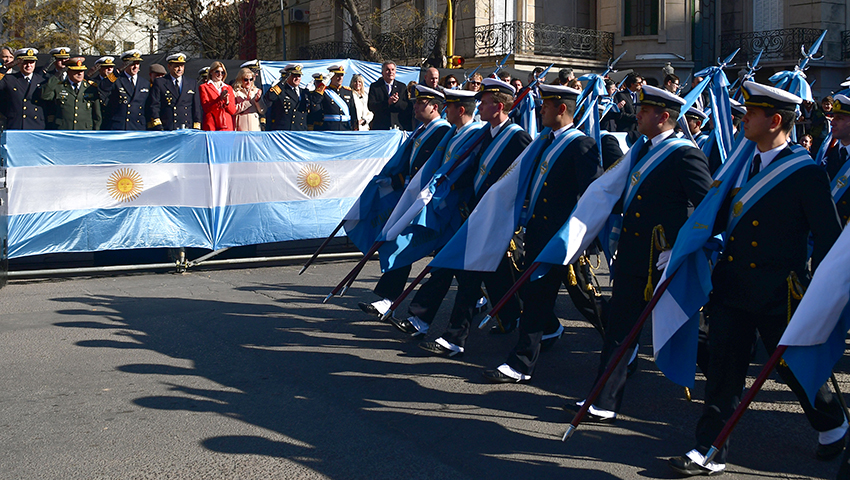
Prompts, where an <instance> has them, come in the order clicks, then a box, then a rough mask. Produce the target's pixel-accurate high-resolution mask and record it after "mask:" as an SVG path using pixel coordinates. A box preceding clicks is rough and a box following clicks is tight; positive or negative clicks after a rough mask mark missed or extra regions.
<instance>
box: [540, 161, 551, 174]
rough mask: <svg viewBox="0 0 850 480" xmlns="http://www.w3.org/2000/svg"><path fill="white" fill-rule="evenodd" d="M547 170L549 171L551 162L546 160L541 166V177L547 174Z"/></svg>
mask: <svg viewBox="0 0 850 480" xmlns="http://www.w3.org/2000/svg"><path fill="white" fill-rule="evenodd" d="M546 170H549V161H548V160H546V161H544V162H543V163H542V164H541V165H540V175H543V174H545V173H546Z"/></svg>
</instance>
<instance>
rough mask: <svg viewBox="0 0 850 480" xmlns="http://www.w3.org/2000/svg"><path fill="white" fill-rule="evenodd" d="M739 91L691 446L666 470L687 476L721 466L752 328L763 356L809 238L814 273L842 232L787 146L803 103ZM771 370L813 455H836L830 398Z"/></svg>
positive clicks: (811, 175) (810, 166)
mask: <svg viewBox="0 0 850 480" xmlns="http://www.w3.org/2000/svg"><path fill="white" fill-rule="evenodd" d="M743 92H744V99H745V102H744V104H745V105H746V107H747V114H746V115H744V119H743V124H744V135H745V136H746V138H747V139H749V140H751V141H753V142H754V143H755V144H756V151H755V152H754V155H753V156H752V158H751V159H748V160H749V161H748V164H747V167H745V168H744V169H742V172H741V175H740V177H739V178H737V179H733V180H730V181H735V180H736V183H735V187H738V188H733V189H731V191H730V193H729V197H727V198H726V200H725V203H724V205H723V207H722V208H721V209H720V211H719V212H718V215H717V220H716V222H715V232H716V233H719V232H723V231H725V235H726V236H727V241H726V246H725V249H724V251H723V253H722V255H720V258H719V260H718V262H717V265H716V266H715V267H714V271H713V272H712V276H711V283H712V285H713V286H714V290H713V291H712V293H711V296H710V299H709V301H708V304H707V305H706V307H705V310H706V312H707V313H708V314H709V315H710V316H711V328H710V329H709V332H708V335H709V352H710V363H709V368H708V372H706V386H705V404H704V407H703V412H702V417H701V418H700V419H699V422H697V428H696V448H694V449H693V450H691V451H690V452H688V453H687V454H685V455H682V456H680V457H675V458H671V459H670V460H669V465H670V467H671V468H672V469H673V470H674V471H676V472H677V473H679V474H682V475H686V476H693V475H715V474H719V473H721V472H722V471H723V470H724V469H725V467H726V459H727V456H728V451H729V443H728V441H727V442H726V444H725V445H723V446H722V447H721V448H720V450H719V452H718V453H717V456H716V457H714V461H712V462H711V463H709V464H706V463H705V460H706V457H705V455H706V454H707V452H708V450H709V448H710V447H711V444H712V442H714V440H715V439H716V438H717V436H718V434H719V433H720V431H721V430H722V429H723V426H724V425H725V424H726V421H727V420H728V419H729V417H730V416H731V415H732V413H733V412H734V410H735V408H736V407H737V406H738V404H739V403H740V401H741V395H742V392H743V390H744V387H745V382H746V377H747V368H748V367H749V364H750V360H751V358H752V356H751V351H752V347H753V345H754V343H755V341H756V332H757V331H758V333H759V335H760V337H761V339H762V343H763V344H764V346H765V348H766V349H767V351H768V353H769V354H772V353H773V351H774V350H775V349H776V346H777V344H778V342H779V339H780V338H781V336H782V334H783V332H784V331H785V326H786V325H787V323H788V321H789V320H790V315H791V314H792V313H793V309H794V307H795V305H796V301H793V300H792V299H794V298H795V297H796V298H800V295H801V294H802V285H801V284H800V282H799V280H798V278H805V277H806V276H807V261H808V257H809V255H808V250H809V238H810V234H811V238H812V239H813V240H814V247H813V249H812V255H811V264H812V267H813V269H816V268H817V266H818V264H819V263H820V262H821V260H823V258H824V256H825V255H826V253H827V252H828V251H829V249H830V248H831V247H832V244H833V243H834V242H835V240H836V239H837V238H838V236H839V234H840V233H841V224H840V223H839V221H838V215H837V213H836V210H835V204H834V203H833V200H832V197H831V196H830V190H829V181H828V179H827V175H826V174H825V173H824V171H823V170H822V169H821V168H819V167H818V166H817V165H815V164H814V162H813V161H812V159H811V157H810V156H809V154H808V152H806V150H805V149H803V148H802V147H794V148H792V147H791V146H789V145H788V136H789V134H790V132H791V129H792V128H794V117H795V116H796V114H795V108H796V106H797V105H799V104H800V103H801V102H802V99H801V98H800V97H798V96H796V95H793V94H791V93H788V92H785V91H783V90H780V89H778V88H774V87H770V86H766V85H760V84H757V83H755V82H751V81H746V82H744V84H743ZM624 235H625V231H624ZM621 241H622V240H621ZM776 371H777V372H778V373H779V375H780V376H781V377H782V379H783V380H784V381H785V383H786V384H787V385H788V386H789V388H791V391H792V392H794V394H795V395H796V397H797V400H798V401H799V402H800V405H801V406H802V407H803V411H804V412H805V414H806V418H807V419H808V420H809V423H810V424H811V425H812V427H814V429H815V430H817V431H818V432H819V436H818V448H817V451H816V455H817V458H818V459H820V460H828V459H831V458H834V457H836V456H838V454H840V453H841V451H842V450H843V449H844V435H845V433H846V431H847V421H846V420H845V418H844V412H843V409H842V407H841V405H840V403H839V400H838V398H837V397H836V396H834V395H832V393H830V391H829V390H828V389H827V388H826V386H825V385H824V386H822V387H821V388H820V390H819V391H818V393H817V395H816V396H815V401H814V404H812V403H810V402H809V399H808V396H807V395H806V393H805V391H804V390H803V388H802V387H801V386H800V384H799V382H798V381H797V379H796V378H795V377H794V374H793V373H792V372H791V370H790V369H789V368H788V367H787V366H786V365H783V364H782V363H779V364H777V365H776Z"/></svg>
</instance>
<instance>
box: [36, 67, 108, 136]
mask: <svg viewBox="0 0 850 480" xmlns="http://www.w3.org/2000/svg"><path fill="white" fill-rule="evenodd" d="M83 62H85V59H84V58H83V57H75V58H71V59H69V60H68V63H67V66H66V67H65V68H66V69H67V70H68V72H67V76H66V77H65V80H61V79H60V78H61V77H59V76H58V75H55V76H52V77H50V79H48V80H47V82H46V83H45V84H44V85H43V86H42V89H41V99H42V100H43V101H44V103H45V104H47V103H50V104H52V105H53V106H54V107H55V109H54V113H55V115H56V118H55V120H54V123H55V125H56V129H57V130H98V129H100V121H101V117H100V94H99V93H98V90H97V85H96V84H95V83H94V82H93V81H91V80H86V68H87V67H86V65H85V63H83Z"/></svg>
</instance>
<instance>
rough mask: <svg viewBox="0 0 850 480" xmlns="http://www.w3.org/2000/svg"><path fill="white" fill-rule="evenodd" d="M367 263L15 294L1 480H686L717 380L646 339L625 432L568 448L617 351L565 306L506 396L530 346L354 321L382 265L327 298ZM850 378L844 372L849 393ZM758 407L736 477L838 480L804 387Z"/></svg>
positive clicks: (15, 289)
mask: <svg viewBox="0 0 850 480" xmlns="http://www.w3.org/2000/svg"><path fill="white" fill-rule="evenodd" d="M353 265H354V262H353V261H338V262H324V263H319V264H316V265H314V266H313V267H311V269H310V270H308V271H307V272H306V273H305V274H304V275H302V276H297V272H298V270H299V268H300V265H277V266H265V267H246V268H238V269H229V270H203V269H195V270H190V271H189V272H188V273H186V274H182V275H179V274H173V273H165V272H150V273H135V274H127V275H114V276H99V277H88V276H86V277H74V278H51V279H34V280H15V281H12V282H11V283H10V284H9V285H8V286H7V287H5V288H4V289H2V290H0V427H1V428H0V479H18V478H20V479H98V478H110V479H136V478H138V479H142V478H157V479H159V478H167V479H196V478H197V479H231V478H232V479H237V478H238V479H263V478H275V479H278V478H280V479H313V478H331V479H369V480H378V479H518V478H540V479H542V478H562V479H613V478H628V479H638V478H675V475H674V474H673V473H672V472H671V471H669V470H668V467H667V465H666V459H667V458H668V457H670V456H675V455H680V454H683V453H684V452H686V451H687V450H689V449H690V448H691V446H692V442H693V429H694V425H695V424H696V421H697V418H698V416H699V414H700V411H701V408H702V402H701V399H702V391H703V387H704V377H702V375H700V374H698V376H697V384H696V387H695V388H694V389H693V396H694V400H693V401H692V402H688V401H687V400H686V399H685V396H684V392H683V389H682V387H679V386H677V385H675V384H673V383H672V382H670V381H669V380H667V379H666V378H665V377H663V376H662V375H661V374H660V373H659V372H658V370H657V369H656V368H655V366H654V365H653V364H652V362H651V355H652V350H651V346H650V334H649V333H650V332H649V329H645V331H644V335H643V337H642V341H641V348H640V371H639V372H638V373H637V374H636V375H635V376H633V377H632V378H631V379H630V381H629V384H628V387H627V391H626V398H625V402H624V406H623V411H622V415H621V417H620V418H619V421H618V422H617V423H616V424H615V425H613V426H598V425H582V426H580V427H579V430H578V431H577V432H576V434H575V435H574V436H573V437H572V438H571V439H570V440H569V441H567V442H565V443H564V442H561V440H560V438H561V435H562V434H563V432H564V429H565V425H566V424H567V423H568V422H569V421H570V420H571V418H572V417H571V416H570V415H567V414H566V413H564V412H563V411H562V410H561V406H562V405H564V404H565V403H566V402H575V401H576V400H579V399H582V398H584V396H585V395H586V394H587V393H588V392H589V391H590V389H591V388H592V386H593V385H592V382H593V380H594V377H595V374H596V369H597V362H598V352H599V349H600V347H601V340H600V337H599V335H598V334H597V333H596V331H595V330H594V329H593V328H592V327H591V326H590V325H589V324H588V323H586V322H584V321H582V320H581V319H580V318H579V316H578V314H577V312H576V311H575V310H574V309H573V307H572V304H571V303H570V301H569V297H568V296H567V295H566V292H564V291H562V293H561V297H560V299H559V304H558V314H559V316H560V318H561V319H562V322H563V324H564V325H565V327H566V332H565V335H564V337H563V338H562V339H561V340H560V341H559V342H558V343H557V344H556V345H555V347H554V348H553V349H552V350H550V351H548V352H546V353H544V354H543V355H542V358H541V361H540V364H539V367H538V369H537V371H536V372H535V374H534V378H533V379H532V381H531V383H530V384H528V385H490V384H487V383H485V382H484V381H483V379H482V378H481V375H480V371H481V370H482V369H483V368H492V367H495V366H497V365H499V364H500V363H502V361H503V360H504V358H505V355H506V354H507V352H509V351H510V349H511V348H512V346H513V344H514V342H515V341H516V334H513V335H508V336H492V335H487V334H485V333H483V332H480V331H478V330H477V329H476V330H475V331H474V332H473V334H472V335H471V337H470V339H469V341H468V344H467V352H466V355H465V356H464V357H463V358H461V359H459V360H454V359H442V358H435V357H430V356H428V355H427V354H426V353H425V352H423V351H422V350H420V349H418V348H417V347H416V342H414V341H410V340H408V339H406V338H405V337H404V336H403V335H402V334H401V333H400V332H398V331H396V330H395V329H394V328H393V327H392V326H391V325H390V324H388V323H381V322H379V321H377V320H375V319H373V318H369V317H368V316H367V315H366V314H364V313H362V312H360V310H358V309H357V306H356V305H357V302H358V301H361V300H372V299H374V297H373V296H372V294H371V288H372V287H373V286H374V284H375V282H376V280H377V278H378V265H377V263H376V262H372V263H370V264H369V265H367V267H366V268H365V270H364V272H363V274H362V275H361V278H360V279H359V280H358V281H357V282H356V283H355V284H354V287H353V288H352V290H351V291H350V292H349V293H348V294H347V295H346V296H345V297H342V298H337V299H334V300H331V301H330V302H329V303H328V304H325V305H323V304H322V303H321V300H322V299H323V298H324V296H325V295H326V294H327V293H328V292H329V291H330V289H331V288H332V287H333V286H334V285H335V284H336V282H337V281H338V280H339V279H341V278H342V277H343V276H344V275H345V273H346V272H347V271H348V270H349V269H350V268H351V267H352V266H353ZM423 266H424V264H422V263H420V264H418V265H416V266H415V267H414V273H416V272H418V271H419V269H421V268H422V267H423ZM599 278H600V282H601V284H602V285H603V286H607V284H608V279H607V277H606V276H605V275H604V273H600V277H599ZM606 294H607V290H606ZM453 296H454V289H452V291H451V292H450V294H449V300H450V299H452V298H453ZM450 307H451V303H450V301H446V302H444V304H443V307H442V310H441V311H440V314H439V315H438V317H437V318H438V321H437V322H436V323H435V326H434V327H433V329H432V331H433V333H432V334H431V335H429V339H432V338H433V337H435V336H436V335H437V334H438V333H439V331H441V330H442V328H444V326H445V324H446V322H447V321H448V314H449V309H450ZM479 318H480V317H479ZM476 320H477V319H476ZM765 359H766V355H765V354H764V352H763V350H762V351H760V352H759V355H758V356H757V362H763V361H764V360H765ZM759 368H760V366H759V365H755V366H753V367H752V369H751V371H750V373H751V375H753V376H755V375H756V374H757V372H758V370H759ZM848 370H850V363H848V362H847V360H846V358H845V359H844V360H842V361H841V362H840V363H839V365H838V367H837V369H836V372H837V376H838V378H839V381H840V384H841V386H842V388H843V389H844V390H850V385H848V381H849V380H850V377H848V375H847V374H846V372H847V371H848ZM774 378H775V376H774ZM756 400H757V401H756V402H755V403H754V404H753V405H752V407H751V408H750V410H749V411H748V412H747V413H746V415H745V416H744V418H743V419H742V421H741V422H740V423H739V425H738V427H737V429H736V431H735V434H734V435H733V437H732V442H733V443H732V451H731V453H730V462H731V463H730V464H729V465H728V468H727V473H726V474H725V475H724V477H725V478H740V479H755V478H795V479H796V478H834V476H835V473H836V471H837V469H838V463H839V461H838V460H833V461H830V462H819V461H817V460H816V459H815V456H814V450H815V447H816V446H817V435H816V433H815V432H814V431H813V430H812V429H811V427H809V425H808V423H807V422H806V420H805V417H804V416H803V415H802V410H801V409H800V407H799V406H798V404H797V403H796V401H795V398H794V396H793V395H792V394H791V392H790V391H789V390H788V389H787V388H786V387H785V386H784V385H782V384H781V383H779V382H777V381H774V380H769V381H768V382H767V384H766V385H765V388H764V389H763V391H762V392H760V393H759V395H758V396H757V398H756Z"/></svg>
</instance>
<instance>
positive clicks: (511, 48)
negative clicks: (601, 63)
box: [475, 22, 614, 60]
mask: <svg viewBox="0 0 850 480" xmlns="http://www.w3.org/2000/svg"><path fill="white" fill-rule="evenodd" d="M508 52H513V53H514V54H527V55H550V56H554V57H571V58H585V59H589V60H605V59H608V58H609V57H611V55H612V53H613V52H614V34H613V33H612V32H603V31H599V30H589V29H586V28H575V27H565V26H561V25H547V24H544V23H531V22H503V23H493V24H490V25H483V26H480V27H475V54H476V55H477V56H490V55H495V56H498V55H505V54H507V53H508Z"/></svg>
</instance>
